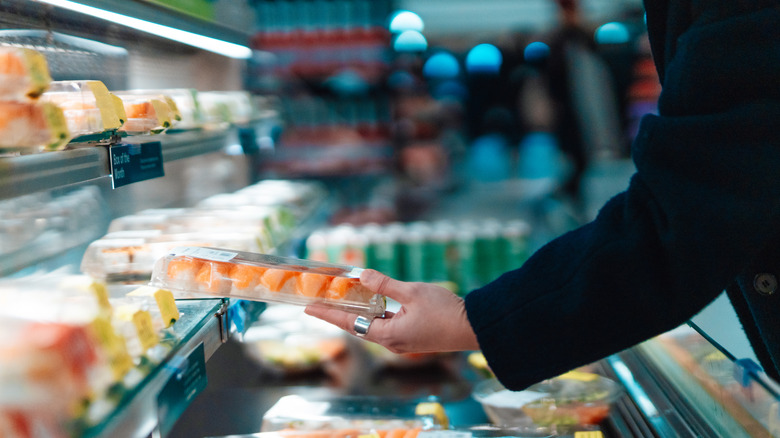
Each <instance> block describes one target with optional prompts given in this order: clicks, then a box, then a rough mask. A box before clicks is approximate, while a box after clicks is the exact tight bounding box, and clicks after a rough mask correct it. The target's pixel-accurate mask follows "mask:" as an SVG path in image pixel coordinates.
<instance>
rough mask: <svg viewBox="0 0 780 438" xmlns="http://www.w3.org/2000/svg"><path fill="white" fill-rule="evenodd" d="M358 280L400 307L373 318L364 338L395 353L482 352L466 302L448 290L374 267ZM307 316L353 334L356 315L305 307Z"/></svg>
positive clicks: (314, 306)
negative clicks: (412, 280)
mask: <svg viewBox="0 0 780 438" xmlns="http://www.w3.org/2000/svg"><path fill="white" fill-rule="evenodd" d="M360 282H361V284H363V286H365V287H367V288H368V289H370V290H372V291H374V292H376V293H378V294H380V295H384V296H386V297H388V298H392V299H394V300H395V301H397V302H398V303H399V304H401V310H399V311H398V312H397V313H393V312H386V313H385V317H384V318H375V319H374V320H373V322H372V323H371V326H370V327H369V329H368V333H367V334H366V336H365V337H364V339H366V340H369V341H372V342H376V343H377V344H380V345H382V346H384V347H385V348H387V349H388V350H390V351H392V352H394V353H425V352H443V351H465V350H479V344H478V343H477V337H476V335H475V334H474V331H473V330H472V329H471V325H470V324H469V321H468V318H467V317H466V307H465V305H464V302H463V300H462V299H461V298H459V297H458V296H457V295H455V294H453V293H452V292H450V291H449V290H447V289H445V288H443V287H441V286H437V285H434V284H429V283H410V282H403V281H398V280H394V279H392V278H390V277H388V276H386V275H383V274H381V273H379V272H377V271H374V270H372V269H366V270H365V271H363V274H362V275H361V276H360ZM305 312H306V313H307V314H309V315H312V316H315V317H317V318H320V319H322V320H324V321H327V322H329V323H331V324H333V325H335V326H337V327H340V328H341V329H343V330H346V331H347V332H349V333H353V334H354V331H353V330H352V327H353V324H354V323H355V318H356V317H357V315H355V314H354V313H349V312H345V311H343V310H338V309H333V308H331V307H326V306H323V305H318V304H313V305H310V306H307V307H306V310H305Z"/></svg>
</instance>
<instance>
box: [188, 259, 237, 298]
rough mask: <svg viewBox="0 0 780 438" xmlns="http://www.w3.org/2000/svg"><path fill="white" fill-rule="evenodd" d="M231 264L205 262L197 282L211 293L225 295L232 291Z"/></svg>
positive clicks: (196, 279)
mask: <svg viewBox="0 0 780 438" xmlns="http://www.w3.org/2000/svg"><path fill="white" fill-rule="evenodd" d="M229 274H230V264H229V263H221V262H210V261H207V262H203V264H202V265H201V267H200V269H199V270H198V273H197V274H196V275H195V281H196V282H198V283H199V284H200V287H201V288H202V289H205V290H207V291H209V292H217V293H225V292H227V291H228V290H230V275H229Z"/></svg>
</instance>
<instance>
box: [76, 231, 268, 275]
mask: <svg viewBox="0 0 780 438" xmlns="http://www.w3.org/2000/svg"><path fill="white" fill-rule="evenodd" d="M180 246H219V247H225V248H230V249H233V250H241V251H253V250H256V249H257V243H256V240H255V239H254V238H253V237H252V236H251V235H247V234H241V233H180V234H166V233H163V232H162V231H161V230H143V231H120V232H113V233H108V234H106V235H105V236H103V237H102V238H100V239H98V240H96V241H94V242H92V243H91V244H90V245H89V246H88V247H87V250H86V251H85V253H84V257H83V259H82V261H81V271H82V272H83V273H85V274H87V275H89V276H90V277H92V278H96V279H101V280H104V281H107V282H124V283H135V282H143V283H148V282H149V279H150V278H151V275H152V268H153V267H154V263H155V262H156V261H157V259H159V258H160V257H163V256H165V255H166V254H168V253H170V251H171V250H172V249H174V248H176V247H180Z"/></svg>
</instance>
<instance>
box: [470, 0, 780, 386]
mask: <svg viewBox="0 0 780 438" xmlns="http://www.w3.org/2000/svg"><path fill="white" fill-rule="evenodd" d="M645 8H646V12H647V23H648V31H649V38H650V43H651V47H652V50H653V57H654V60H655V62H656V67H657V69H658V72H659V76H660V78H661V81H662V85H663V91H662V94H661V97H660V100H659V115H647V116H645V117H644V118H643V120H642V122H641V125H640V130H639V133H638V136H637V138H636V139H635V141H634V143H633V145H632V158H633V160H634V162H635V164H636V168H637V172H636V174H635V175H634V176H633V177H632V179H631V182H630V184H629V187H628V189H627V190H626V191H625V192H623V193H621V194H619V195H617V196H616V197H614V198H613V199H611V200H610V201H609V202H608V203H607V204H606V205H605V206H604V207H602V209H601V210H600V212H599V214H598V216H597V218H596V219H595V220H594V221H593V222H591V223H589V224H587V225H585V226H583V227H581V228H579V229H576V230H574V231H572V232H569V233H567V234H565V235H563V236H561V237H559V238H557V239H555V240H553V241H552V242H550V243H548V244H547V245H545V246H544V247H542V248H541V249H540V250H539V251H538V252H537V253H536V254H534V255H533V256H532V257H531V258H530V259H529V260H528V261H527V262H526V263H525V264H524V265H523V266H522V267H521V268H520V269H517V270H514V271H511V272H507V273H505V274H504V275H502V276H501V277H499V278H498V279H497V280H495V281H494V282H492V283H490V284H488V285H486V286H485V287H483V288H480V289H477V290H475V291H472V292H471V293H469V294H468V295H467V296H466V311H467V314H468V318H469V321H470V323H471V325H472V327H473V328H474V330H475V332H476V334H477V338H478V340H479V344H480V347H481V349H482V351H483V353H484V354H485V356H486V358H487V360H488V363H489V365H490V367H491V369H492V370H493V371H494V372H495V374H496V376H497V377H498V378H499V380H500V381H501V382H502V383H503V384H504V385H506V386H507V387H508V388H511V389H522V388H525V387H526V386H528V385H529V384H532V383H534V382H537V381H539V380H542V379H544V378H548V377H551V376H554V375H557V374H560V373H562V372H565V371H567V370H570V369H572V368H575V367H577V366H580V365H584V364H587V363H589V362H592V361H595V360H598V359H600V358H603V357H606V356H608V355H610V354H613V353H616V352H618V351H620V350H623V349H625V348H628V347H631V346H633V345H635V344H637V343H639V342H641V341H644V340H646V339H649V338H651V337H653V336H655V335H658V334H660V333H663V332H665V331H668V330H671V329H673V328H675V327H677V326H679V325H680V324H683V323H684V322H685V321H686V320H688V319H689V318H690V317H691V316H693V315H694V314H695V313H697V312H698V311H699V310H701V309H702V308H703V307H705V306H706V305H707V304H709V303H710V302H711V301H712V300H714V299H715V297H717V296H718V295H719V294H720V293H721V292H722V291H724V290H726V289H728V290H729V295H730V297H731V299H732V301H734V305H735V308H736V309H737V313H738V314H739V316H740V318H741V321H742V324H743V325H744V327H745V330H746V332H747V334H748V336H749V338H750V339H751V343H752V344H753V347H754V349H755V350H756V353H757V356H758V357H759V359H760V360H761V362H762V365H763V366H764V368H765V369H766V371H767V372H768V373H769V374H770V375H772V376H775V377H777V375H778V374H777V367H776V365H775V364H779V365H780V301H778V300H780V292H778V293H774V294H773V293H770V292H771V291H772V289H773V288H772V278H773V275H774V278H780V24H779V23H780V6H779V5H778V0H763V1H762V0H751V1H748V0H717V1H716V0H709V1H708V0H686V1H675V0H662V1H653V0H646V4H645ZM760 274H769V275H763V276H762V275H760Z"/></svg>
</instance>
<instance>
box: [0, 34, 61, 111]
mask: <svg viewBox="0 0 780 438" xmlns="http://www.w3.org/2000/svg"><path fill="white" fill-rule="evenodd" d="M50 82H51V76H50V75H49V67H48V64H47V62H46V58H45V57H44V56H43V55H42V54H41V53H40V52H38V51H35V50H32V49H26V48H21V47H0V100H4V101H10V100H18V101H28V100H30V99H37V98H38V97H40V95H41V94H43V92H44V91H46V89H47V88H48V87H49V83H50Z"/></svg>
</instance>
